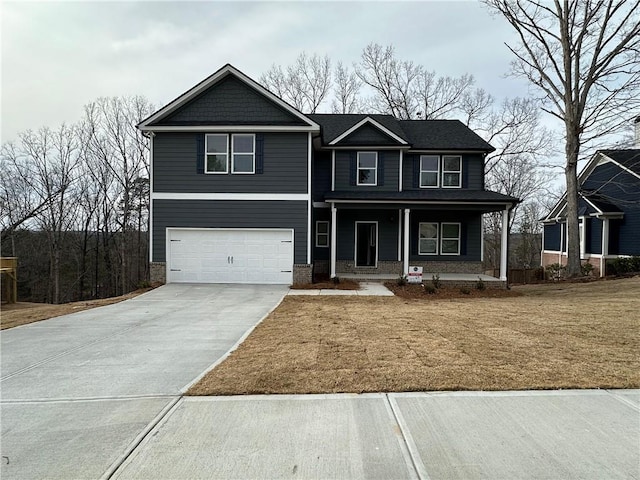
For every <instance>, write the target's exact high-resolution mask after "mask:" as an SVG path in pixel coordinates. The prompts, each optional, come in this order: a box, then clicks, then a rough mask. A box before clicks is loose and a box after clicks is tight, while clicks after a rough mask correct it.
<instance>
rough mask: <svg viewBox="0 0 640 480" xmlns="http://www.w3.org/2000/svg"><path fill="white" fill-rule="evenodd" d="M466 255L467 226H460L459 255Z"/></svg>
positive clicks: (464, 224) (462, 224) (463, 224)
mask: <svg viewBox="0 0 640 480" xmlns="http://www.w3.org/2000/svg"><path fill="white" fill-rule="evenodd" d="M466 254H467V224H466V223H464V222H462V223H461V224H460V255H466Z"/></svg>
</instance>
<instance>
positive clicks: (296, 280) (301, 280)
mask: <svg viewBox="0 0 640 480" xmlns="http://www.w3.org/2000/svg"><path fill="white" fill-rule="evenodd" d="M306 283H313V265H311V264H309V263H297V264H295V265H294V266H293V284H294V285H304V284H306Z"/></svg>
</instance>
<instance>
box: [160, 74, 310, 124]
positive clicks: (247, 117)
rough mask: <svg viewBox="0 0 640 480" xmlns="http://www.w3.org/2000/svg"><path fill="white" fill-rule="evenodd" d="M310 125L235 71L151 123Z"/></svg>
mask: <svg viewBox="0 0 640 480" xmlns="http://www.w3.org/2000/svg"><path fill="white" fill-rule="evenodd" d="M223 124H224V125H292V126H293V125H308V124H305V123H304V122H302V121H301V119H300V118H299V117H296V116H294V115H293V114H291V113H289V112H287V111H285V110H284V109H283V108H281V107H280V106H279V105H276V104H275V103H274V102H272V101H270V100H269V99H267V98H266V97H264V96H263V95H262V94H261V93H259V92H257V91H256V90H255V89H253V88H251V87H249V86H248V85H246V84H245V83H244V82H242V81H240V80H239V79H238V78H235V77H234V76H232V75H227V76H226V77H224V78H223V79H222V80H220V81H219V82H217V83H215V84H213V85H212V86H210V87H209V88H207V89H206V90H204V91H203V92H201V93H199V94H198V95H197V96H195V97H194V98H193V99H191V100H190V101H189V102H187V103H186V104H185V105H183V106H181V107H179V108H178V109H177V110H176V111H174V112H172V113H170V114H169V115H167V116H166V117H164V118H161V119H160V120H158V121H157V122H155V123H151V125H223Z"/></svg>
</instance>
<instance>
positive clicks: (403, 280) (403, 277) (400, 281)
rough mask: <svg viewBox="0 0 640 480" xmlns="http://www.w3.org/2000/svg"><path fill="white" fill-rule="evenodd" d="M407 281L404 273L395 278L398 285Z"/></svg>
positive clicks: (402, 284)
mask: <svg viewBox="0 0 640 480" xmlns="http://www.w3.org/2000/svg"><path fill="white" fill-rule="evenodd" d="M407 283H409V282H408V281H407V276H406V275H400V276H399V277H398V278H396V285H398V286H399V287H404V286H405V285H406V284H407Z"/></svg>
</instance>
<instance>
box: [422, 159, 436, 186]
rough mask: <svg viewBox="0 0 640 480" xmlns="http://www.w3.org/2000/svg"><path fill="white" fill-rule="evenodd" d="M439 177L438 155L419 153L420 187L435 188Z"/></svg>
mask: <svg viewBox="0 0 640 480" xmlns="http://www.w3.org/2000/svg"><path fill="white" fill-rule="evenodd" d="M439 177H440V157H439V156H438V155H420V187H422V188H437V187H438V185H439V183H438V179H439Z"/></svg>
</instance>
